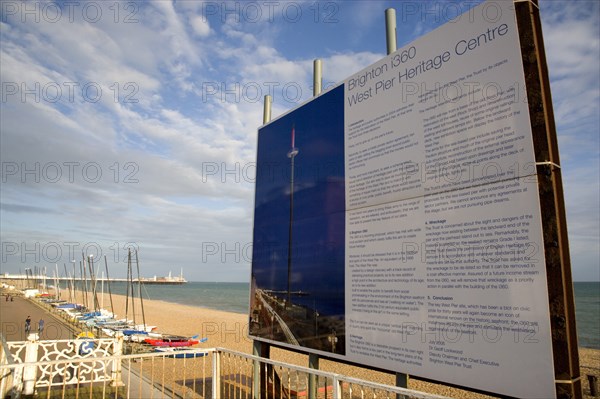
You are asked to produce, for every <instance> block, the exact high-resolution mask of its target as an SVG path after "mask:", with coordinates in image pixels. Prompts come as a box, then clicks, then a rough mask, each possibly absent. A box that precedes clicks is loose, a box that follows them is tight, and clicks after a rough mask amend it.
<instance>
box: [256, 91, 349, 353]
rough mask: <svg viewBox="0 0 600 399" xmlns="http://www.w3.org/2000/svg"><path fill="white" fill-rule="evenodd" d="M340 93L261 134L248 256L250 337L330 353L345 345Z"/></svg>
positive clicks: (294, 113) (325, 96)
mask: <svg viewBox="0 0 600 399" xmlns="http://www.w3.org/2000/svg"><path fill="white" fill-rule="evenodd" d="M343 96H344V86H343V85H342V86H339V87H337V88H335V89H333V90H331V91H329V92H327V93H325V94H323V95H321V96H319V97H318V98H316V99H314V100H312V101H310V102H309V103H307V104H305V105H303V106H302V107H300V108H298V109H296V110H294V111H292V112H290V113H288V114H286V115H284V116H282V117H281V118H279V119H277V120H275V121H273V122H272V123H270V124H268V125H266V126H264V127H262V128H261V129H260V130H259V134H258V155H257V166H256V167H257V171H256V198H255V213H254V241H253V245H254V246H253V257H252V278H253V288H254V289H253V298H252V307H253V309H252V312H254V316H255V319H256V322H255V323H254V326H253V328H254V329H253V331H252V333H253V335H257V336H259V337H265V338H270V339H274V340H276V341H285V342H287V343H292V344H296V342H294V339H296V340H297V341H298V342H297V344H299V345H302V346H307V347H310V348H313V349H318V350H328V351H334V352H335V353H341V352H340V351H341V350H343V348H344V346H343V345H341V344H342V343H343V331H344V323H343V319H344V314H345V310H344V259H345V252H344V251H345V249H344V248H345V245H344V242H345V213H344V206H345V181H344V99H343ZM265 309H266V310H265ZM261 311H262V312H263V313H264V314H261V313H260V312H261ZM279 317H280V318H281V319H279ZM286 329H289V331H290V332H291V333H292V335H293V336H294V338H293V339H290V337H289V336H286V335H285V330H286ZM319 336H321V337H322V338H318V337H319Z"/></svg>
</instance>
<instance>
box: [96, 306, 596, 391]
mask: <svg viewBox="0 0 600 399" xmlns="http://www.w3.org/2000/svg"><path fill="white" fill-rule="evenodd" d="M113 304H114V307H115V312H116V313H117V315H118V316H119V317H124V315H125V297H124V296H119V295H113ZM104 306H105V308H107V309H110V302H109V299H108V295H105V297H104ZM130 306H131V305H130ZM144 310H145V311H144V313H145V318H146V324H148V325H156V326H158V331H160V332H165V333H171V334H181V335H196V334H199V335H200V336H201V337H206V338H208V342H206V343H205V344H203V345H202V346H204V347H222V348H227V349H231V350H235V351H239V352H244V353H252V341H251V340H250V339H249V338H248V337H247V334H248V316H247V315H245V314H238V313H230V312H223V311H218V310H212V309H206V308H199V307H194V306H186V305H179V304H173V303H169V302H164V301H158V300H144ZM129 318H131V308H130V313H129ZM136 321H137V322H141V310H140V308H139V299H138V300H137V301H136ZM271 358H272V359H274V360H279V361H285V362H288V363H292V364H296V365H300V366H307V365H308V356H307V355H303V354H298V353H294V352H290V351H285V350H281V349H277V348H273V349H272V350H271ZM580 364H581V375H582V377H583V381H582V382H583V387H584V388H583V392H584V397H586V398H590V399H591V398H592V397H591V396H590V395H589V386H588V382H587V377H586V375H587V374H592V375H595V376H596V377H597V378H599V379H600V350H595V349H586V348H581V349H580ZM319 367H320V369H321V370H324V371H330V372H335V373H339V374H345V375H349V376H352V377H355V378H361V379H365V380H368V381H374V382H379V383H384V384H389V385H394V383H395V376H394V375H392V374H390V373H383V372H377V371H373V370H368V369H364V368H358V367H353V366H348V365H343V364H339V363H335V362H332V361H326V360H321V361H320V364H319ZM409 388H411V389H416V390H420V391H424V392H429V393H435V394H438V395H445V396H450V397H454V398H469V399H476V398H488V397H490V396H486V395H482V394H476V393H473V392H468V391H463V390H460V389H455V388H451V387H446V386H443V385H438V384H432V383H428V382H423V381H419V380H417V379H415V378H411V379H410V382H409ZM586 394H587V395H586Z"/></svg>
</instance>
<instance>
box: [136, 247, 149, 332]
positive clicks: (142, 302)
mask: <svg viewBox="0 0 600 399" xmlns="http://www.w3.org/2000/svg"><path fill="white" fill-rule="evenodd" d="M135 263H136V265H137V275H138V288H139V290H140V305H141V307H142V322H143V323H144V331H146V315H145V314H144V298H143V296H142V278H141V277H140V262H139V259H138V251H137V249H136V250H135Z"/></svg>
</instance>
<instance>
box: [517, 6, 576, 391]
mask: <svg viewBox="0 0 600 399" xmlns="http://www.w3.org/2000/svg"><path fill="white" fill-rule="evenodd" d="M514 5H515V12H516V16H517V26H518V28H519V39H520V43H521V54H522V59H523V69H524V73H525V84H526V86H527V87H526V88H527V102H528V105H529V116H530V119H531V130H532V134H533V146H534V152H535V161H536V164H537V165H538V166H537V174H538V192H539V198H540V207H541V211H542V229H543V240H544V254H545V259H546V273H547V278H548V296H549V298H548V299H549V303H550V325H551V330H552V352H553V356H554V378H555V384H556V396H557V398H574V399H579V398H581V397H582V396H583V393H582V384H581V374H580V371H579V353H578V346H577V330H576V327H575V303H574V297H573V282H572V277H571V261H570V255H569V241H568V237H567V224H566V216H565V206H564V193H563V186H562V176H561V170H560V159H559V156H558V140H557V136H556V126H555V123H554V112H553V109H552V97H551V95H550V80H549V78H548V66H547V64H546V54H545V51H544V41H543V36H542V26H541V21H540V14H539V7H538V1H537V0H530V1H519V2H515V3H514Z"/></svg>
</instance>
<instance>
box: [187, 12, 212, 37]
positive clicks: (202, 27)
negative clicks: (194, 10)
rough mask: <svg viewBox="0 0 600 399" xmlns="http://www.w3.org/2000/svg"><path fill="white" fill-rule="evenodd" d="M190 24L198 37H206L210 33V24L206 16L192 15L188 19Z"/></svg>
mask: <svg viewBox="0 0 600 399" xmlns="http://www.w3.org/2000/svg"><path fill="white" fill-rule="evenodd" d="M190 24H191V25H192V28H193V29H194V33H195V34H196V35H198V36H200V37H207V36H208V35H210V25H209V23H208V21H207V20H206V18H204V17H201V16H194V17H192V18H191V19H190Z"/></svg>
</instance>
